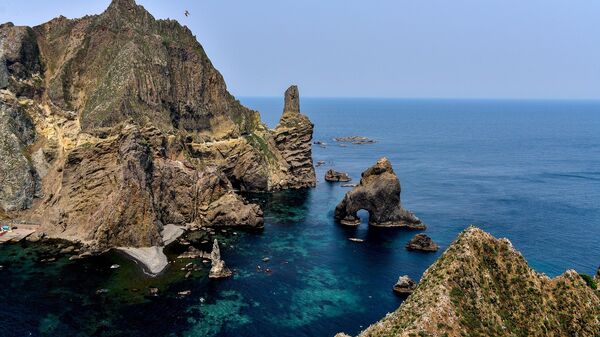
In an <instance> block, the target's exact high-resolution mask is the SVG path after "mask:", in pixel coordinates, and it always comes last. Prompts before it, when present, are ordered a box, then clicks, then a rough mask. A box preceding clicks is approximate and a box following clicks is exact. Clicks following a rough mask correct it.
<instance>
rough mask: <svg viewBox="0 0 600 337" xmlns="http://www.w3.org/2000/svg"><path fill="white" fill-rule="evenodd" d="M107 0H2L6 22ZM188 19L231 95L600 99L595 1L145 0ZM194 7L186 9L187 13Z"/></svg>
mask: <svg viewBox="0 0 600 337" xmlns="http://www.w3.org/2000/svg"><path fill="white" fill-rule="evenodd" d="M109 2H110V1H109V0H101V1H75V0H71V1H69V0H52V1H48V0H27V1H24V0H19V1H15V0H2V2H1V3H0V21H2V22H5V21H12V22H14V23H15V24H21V25H36V24H39V23H42V22H45V21H47V20H49V19H51V18H53V17H55V16H58V15H59V14H63V15H65V16H67V17H69V18H74V17H80V16H83V15H85V14H95V13H100V12H102V11H103V10H104V8H106V7H107V6H108V4H109ZM138 3H139V4H142V5H144V6H145V7H146V9H148V10H149V11H150V12H151V13H152V14H153V15H154V16H155V17H157V18H174V19H177V20H179V21H180V22H181V23H182V24H184V25H187V26H188V27H190V29H191V30H192V31H193V32H194V34H195V35H196V36H197V38H198V39H199V40H200V42H201V43H202V45H203V46H204V48H205V50H206V51H207V53H208V55H209V57H210V58H211V60H212V61H213V63H214V64H215V65H216V67H217V68H218V69H219V70H220V71H221V73H222V74H223V75H224V77H225V80H226V81H227V84H228V86H229V89H230V91H231V92H232V93H233V94H234V95H236V96H279V95H281V93H282V92H283V90H284V89H285V88H286V87H287V86H288V85H289V84H290V83H296V84H298V85H300V89H301V93H302V94H303V95H305V96H371V97H378V96H379V97H440V98H567V99H568V98H592V99H600V1H597V0H562V1H558V0H380V1H378V0H373V1H364V0H362V1H357V0H294V1H287V0H262V1H261V0H258V1H248V0H235V1H232V0H170V1H165V0H138ZM186 9H188V10H189V11H190V13H191V16H190V17H188V18H186V17H185V16H184V15H183V13H184V11H185V10H186Z"/></svg>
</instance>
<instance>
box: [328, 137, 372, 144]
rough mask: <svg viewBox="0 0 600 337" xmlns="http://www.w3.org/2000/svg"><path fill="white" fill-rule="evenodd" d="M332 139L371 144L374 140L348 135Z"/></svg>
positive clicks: (341, 141)
mask: <svg viewBox="0 0 600 337" xmlns="http://www.w3.org/2000/svg"><path fill="white" fill-rule="evenodd" d="M333 140H334V141H336V142H340V143H352V144H359V145H360V144H373V143H375V141H374V140H372V139H369V138H367V137H363V136H348V137H336V138H333Z"/></svg>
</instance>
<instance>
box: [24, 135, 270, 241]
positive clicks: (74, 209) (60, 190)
mask: <svg viewBox="0 0 600 337" xmlns="http://www.w3.org/2000/svg"><path fill="white" fill-rule="evenodd" d="M156 132H157V130H156V129H155V128H153V127H148V128H142V129H139V128H138V127H137V126H135V125H133V124H128V125H125V126H123V128H122V129H121V130H120V132H119V133H118V134H115V133H116V131H113V132H111V133H113V135H112V136H110V137H107V138H105V139H93V140H92V139H90V140H88V142H87V143H83V144H81V145H80V146H77V147H75V148H74V149H73V150H72V151H70V152H69V153H68V155H67V157H66V159H65V161H64V165H63V166H62V167H60V168H57V169H56V170H54V171H51V172H50V173H49V174H48V177H47V179H48V180H49V181H52V183H51V184H50V183H49V184H46V185H45V186H44V189H45V190H44V194H45V195H47V197H46V198H45V199H44V200H43V201H41V203H40V205H39V206H38V207H37V208H36V209H34V210H32V211H31V218H32V219H34V220H36V221H38V222H40V223H41V224H43V225H44V227H47V228H49V230H50V234H52V235H55V236H59V237H63V238H67V239H75V238H81V239H83V240H86V241H90V242H94V243H96V244H98V245H99V246H100V247H110V246H121V247H141V246H158V245H162V238H161V236H160V232H161V231H162V225H163V224H167V223H169V224H180V225H183V224H187V223H195V224H197V225H198V226H212V225H225V226H240V225H241V226H250V227H260V226H262V224H263V218H262V211H261V210H260V208H259V207H258V205H254V204H249V203H247V202H246V201H245V200H243V198H241V197H240V196H238V195H236V194H235V193H234V192H233V189H232V187H231V184H230V183H229V180H227V177H225V175H224V174H222V173H220V172H219V171H218V170H216V169H205V170H202V171H199V170H197V169H195V168H194V167H191V166H186V165H185V163H183V162H181V161H177V160H172V159H170V158H168V157H167V156H166V153H163V154H162V155H161V153H162V152H163V150H164V149H162V148H161V147H156V146H153V145H152V144H151V141H154V142H156V143H158V144H163V143H165V142H166V139H164V138H163V139H162V141H161V140H160V139H161V137H162V136H160V135H159V134H157V133H156Z"/></svg>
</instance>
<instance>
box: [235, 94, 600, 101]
mask: <svg viewBox="0 0 600 337" xmlns="http://www.w3.org/2000/svg"><path fill="white" fill-rule="evenodd" d="M234 97H235V98H236V99H240V98H283V94H282V95H272V96H270V95H269V96H267V95H239V96H234ZM300 97H301V98H327V99H395V100H415V101H424V100H440V101H569V102H573V101H580V102H600V97H596V98H566V97H559V98H536V97H532V98H514V97H402V96H397V97H394V96H310V95H301V96H300Z"/></svg>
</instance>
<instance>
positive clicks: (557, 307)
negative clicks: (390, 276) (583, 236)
mask: <svg viewBox="0 0 600 337" xmlns="http://www.w3.org/2000/svg"><path fill="white" fill-rule="evenodd" d="M599 334H600V298H599V294H598V292H597V291H595V290H593V289H592V288H590V287H589V286H588V285H586V283H585V281H584V280H583V279H582V278H581V276H579V274H577V273H576V272H575V271H573V270H569V271H567V272H565V273H564V274H563V275H561V276H558V277H556V278H554V279H551V278H549V277H547V276H546V275H544V274H539V273H536V272H535V271H533V270H532V269H531V268H529V266H528V265H527V262H526V261H525V259H524V258H523V256H522V255H521V254H520V253H519V252H518V251H516V250H515V249H514V248H513V246H512V245H511V243H510V241H508V240H507V239H495V238H494V237H492V236H491V235H489V234H487V233H485V232H483V231H482V230H480V229H477V228H473V227H471V228H469V229H467V230H465V231H464V232H463V233H462V234H460V235H459V237H458V239H457V240H456V241H455V242H454V243H453V244H452V245H451V246H450V247H449V248H448V250H446V252H445V253H444V254H443V255H442V257H440V258H439V259H438V261H436V262H435V263H434V264H433V265H432V266H431V267H430V268H429V269H427V271H426V272H425V273H424V274H423V277H422V279H421V282H420V283H419V285H418V287H417V289H416V290H415V291H414V292H413V293H412V295H410V297H408V299H407V300H406V301H405V302H404V303H402V305H401V306H400V308H399V309H398V310H397V311H395V312H393V313H391V314H388V315H387V316H386V317H385V318H384V319H382V320H381V321H380V322H378V323H376V324H373V325H372V326H370V327H369V328H367V329H366V330H365V331H364V332H363V333H361V334H360V336H362V337H367V336H407V337H408V336H556V337H558V336H589V337H595V336H598V335H599Z"/></svg>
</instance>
